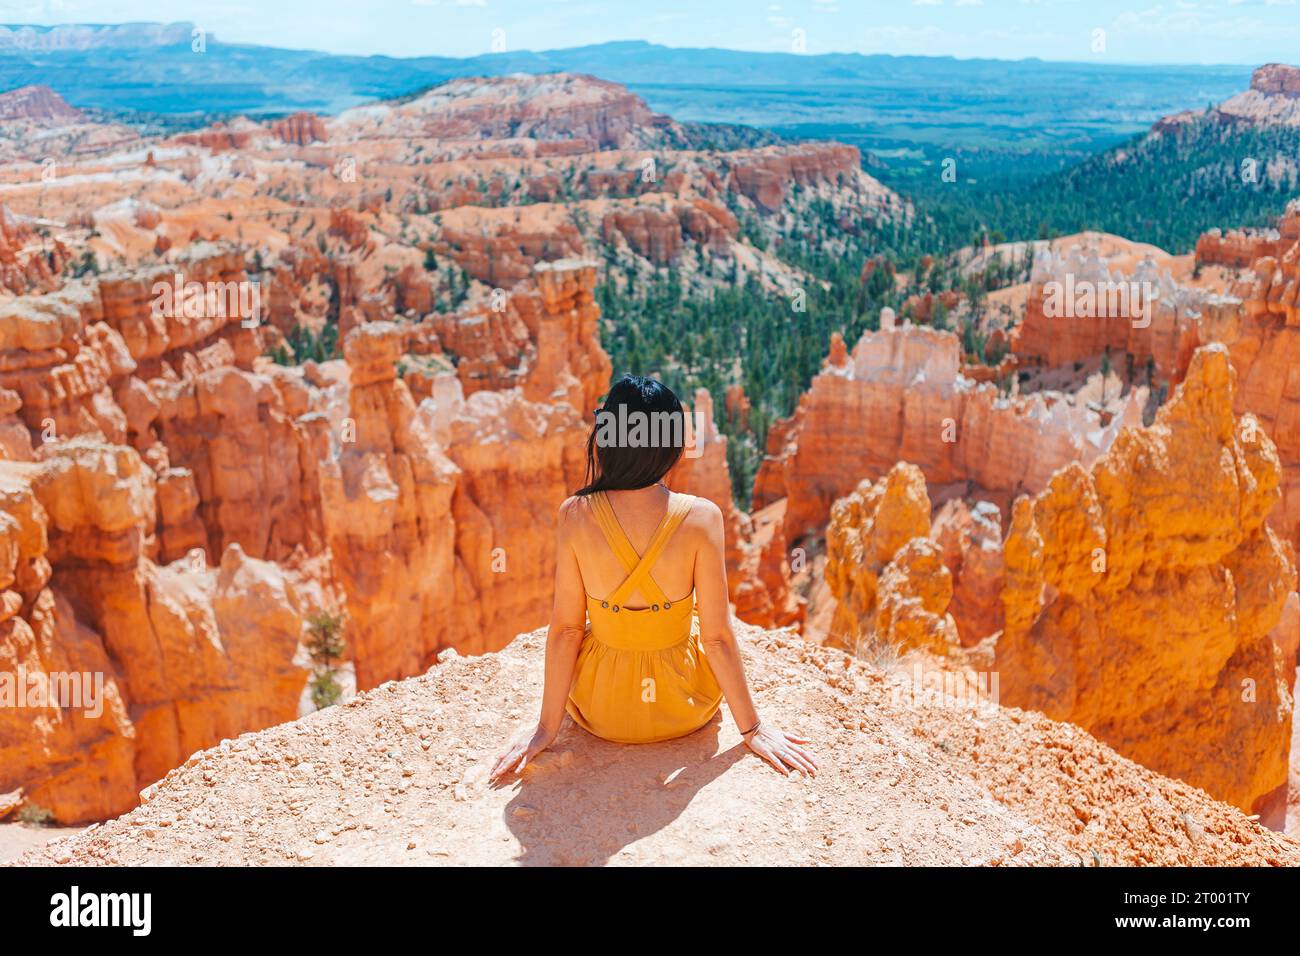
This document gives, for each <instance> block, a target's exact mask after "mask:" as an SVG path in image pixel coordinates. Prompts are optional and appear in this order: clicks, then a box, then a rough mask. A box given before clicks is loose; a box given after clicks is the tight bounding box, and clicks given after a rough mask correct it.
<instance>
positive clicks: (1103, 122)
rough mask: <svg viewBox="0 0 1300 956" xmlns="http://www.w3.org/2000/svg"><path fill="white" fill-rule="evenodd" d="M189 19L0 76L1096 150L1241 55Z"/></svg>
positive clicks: (1222, 86) (198, 93)
mask: <svg viewBox="0 0 1300 956" xmlns="http://www.w3.org/2000/svg"><path fill="white" fill-rule="evenodd" d="M192 30H193V26H192V25H191V24H189V23H171V24H157V23H153V24H149V23H135V24H117V25H94V24H78V25H69V26H58V27H25V26H12V25H11V26H0V89H12V88H14V87H18V86H25V85H29V84H43V85H46V86H49V87H51V88H53V89H55V90H57V91H58V92H59V93H60V94H62V95H63V96H64V97H65V98H66V99H67V100H68V102H69V103H71V104H73V105H74V106H78V107H83V108H84V107H93V108H97V109H101V110H135V111H142V112H147V113H162V114H202V113H248V114H268V113H269V114H274V113H285V112H292V111H294V110H300V109H307V110H313V111H316V112H324V113H337V112H339V111H340V110H342V109H345V108H347V107H349V106H353V105H356V104H357V103H360V102H364V101H367V100H372V99H386V98H391V97H394V96H400V95H403V94H408V93H411V92H413V91H415V90H417V89H421V88H426V87H429V86H433V85H436V84H438V83H442V82H445V81H446V80H448V79H453V78H456V77H462V76H495V75H501V74H505V73H512V72H524V73H553V72H578V73H590V74H593V75H595V76H598V77H600V78H602V79H607V80H612V81H614V82H617V83H622V84H625V85H627V86H628V87H629V88H630V89H631V90H632V91H633V92H635V93H638V94H640V95H641V96H643V97H645V98H646V100H647V102H649V104H650V106H651V107H652V108H653V109H655V110H657V111H660V112H665V113H669V114H671V115H673V116H675V117H677V118H678V119H680V120H688V121H692V120H693V121H708V122H727V123H744V124H747V125H751V126H760V127H766V128H769V129H778V130H779V131H781V132H784V133H786V134H788V135H792V136H797V137H811V138H836V139H841V140H844V141H847V142H851V143H853V144H854V145H858V146H863V147H866V148H869V149H878V150H881V151H889V150H903V151H907V150H908V149H911V150H913V151H915V150H916V149H917V148H935V149H947V150H949V151H951V150H954V149H958V148H967V149H968V148H972V147H983V146H987V145H990V144H992V145H994V146H996V147H997V148H999V149H1015V148H1018V149H1022V150H1024V149H1038V148H1043V147H1050V148H1052V149H1062V148H1063V149H1067V150H1069V151H1070V152H1071V153H1073V152H1075V151H1079V152H1081V153H1088V152H1094V151H1096V149H1098V148H1101V147H1102V146H1104V145H1110V144H1111V143H1113V142H1115V141H1117V140H1118V139H1122V138H1123V137H1125V136H1127V135H1131V134H1132V133H1134V132H1137V131H1138V130H1139V129H1142V128H1144V127H1145V126H1148V125H1149V124H1150V123H1152V122H1153V121H1155V120H1156V119H1157V118H1159V117H1161V116H1164V115H1168V114H1170V113H1174V112H1177V111H1179V110H1186V109H1190V108H1194V107H1203V106H1204V105H1205V104H1207V103H1210V102H1217V101H1219V100H1222V99H1223V98H1225V97H1226V96H1228V95H1230V94H1231V93H1232V92H1233V91H1235V90H1239V89H1241V88H1242V87H1243V86H1244V85H1245V83H1246V80H1247V78H1248V77H1249V73H1250V71H1249V68H1248V67H1244V66H1221V67H1206V66H1186V67H1168V66H1161V67H1152V66H1116V65H1108V64H1104V63H1049V62H1044V61H1041V60H1019V61H1004V60H958V59H954V58H952V57H918V56H905V57H894V56H885V55H872V56H864V55H859V54H824V55H818V56H805V55H795V54H782V53H748V52H741V51H736V50H721V49H686V48H670V47H664V46H658V45H655V44H651V43H644V42H639V41H634V42H618V43H602V44H598V45H594V46H584V47H575V48H572V49H565V50H548V51H543V52H533V51H527V50H523V51H517V52H506V53H495V54H486V55H483V56H477V57H470V58H465V59H456V58H449V57H411V58H395V57H386V56H368V57H360V56H339V55H334V54H328V53H320V52H313V51H308V50H286V49H279V48H275V47H262V46H251V45H245V44H231V43H225V42H222V41H221V40H220V38H219V37H217V36H215V35H214V34H212V33H208V34H206V35H205V36H204V37H203V41H204V42H203V46H204V51H203V52H201V53H196V52H194V51H193V50H192V49H191V45H192V44H191V32H192Z"/></svg>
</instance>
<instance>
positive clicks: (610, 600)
mask: <svg viewBox="0 0 1300 956" xmlns="http://www.w3.org/2000/svg"><path fill="white" fill-rule="evenodd" d="M692 500H693V499H692V498H691V496H690V495H679V494H677V493H675V492H673V493H671V494H670V495H669V498H668V512H667V514H665V515H664V519H663V521H661V522H660V524H659V528H658V529H657V530H656V531H655V533H654V536H653V537H652V538H651V539H650V545H649V547H647V548H646V551H645V554H642V555H638V554H637V553H636V549H635V548H634V547H633V546H632V542H631V541H629V540H628V538H627V535H626V534H625V533H624V532H623V529H622V527H621V526H620V525H619V523H618V518H617V516H616V515H615V514H614V509H613V508H612V507H611V506H610V504H609V501H608V500H607V499H606V497H605V494H604V492H599V491H598V492H596V493H594V494H593V495H592V496H591V498H590V501H591V505H592V511H593V512H594V513H595V516H596V521H597V522H598V523H599V525H600V530H601V531H602V532H603V533H604V535H605V540H606V541H607V542H608V543H609V546H610V548H611V549H612V550H613V552H614V553H615V554H616V555H617V556H618V558H619V560H620V561H622V562H623V566H624V567H625V568H626V569H627V571H628V575H627V577H626V578H625V579H624V581H623V583H622V584H620V585H619V586H618V587H617V588H615V589H614V592H613V593H612V594H610V595H609V596H608V597H606V598H605V599H604V600H600V599H598V598H594V597H592V596H591V595H590V594H588V595H587V618H588V624H587V633H586V637H585V638H584V640H583V642H582V649H581V650H580V651H579V652H578V664H577V668H576V671H575V673H574V678H573V686H572V688H571V689H570V690H569V700H568V704H567V710H568V712H569V715H570V716H571V717H572V718H573V719H574V720H575V721H577V723H578V724H580V725H581V726H582V727H584V728H585V729H586V730H588V731H590V732H591V733H593V734H595V735H596V736H597V737H603V738H605V739H606V740H612V741H615V742H616V743H623V744H644V743H655V742H657V741H660V740H671V739H672V738H674V737H683V736H685V735H686V734H689V733H691V732H692V731H695V730H698V729H699V728H701V727H703V726H704V725H705V724H706V723H708V722H709V720H710V719H712V717H713V715H714V714H715V713H717V710H718V707H719V705H721V703H722V689H721V688H720V687H719V686H718V681H717V678H715V677H714V676H713V671H712V669H711V668H710V667H709V662H708V661H707V660H706V659H705V657H704V649H703V647H702V646H701V645H700V624H699V618H698V617H696V616H695V591H694V590H692V591H691V593H690V594H688V595H686V597H684V598H682V599H680V600H677V601H672V600H669V598H668V597H667V595H665V594H664V592H663V590H662V589H660V587H659V585H658V584H656V583H655V580H654V578H653V577H651V576H650V571H651V569H652V568H653V567H654V564H655V561H656V560H657V559H658V558H659V555H660V554H661V553H662V552H663V549H664V546H665V545H666V544H667V543H668V539H669V538H671V537H672V534H673V532H674V531H676V530H677V526H678V525H680V524H681V523H682V519H683V518H685V517H686V515H687V514H688V513H689V512H690V510H691V503H692ZM638 590H639V591H640V592H641V594H642V595H643V596H644V597H645V598H646V599H647V600H649V601H650V607H648V608H644V609H632V608H626V607H623V602H624V601H625V600H627V598H628V597H629V596H630V595H631V594H633V593H634V592H636V591H638Z"/></svg>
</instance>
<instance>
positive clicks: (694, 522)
mask: <svg viewBox="0 0 1300 956" xmlns="http://www.w3.org/2000/svg"><path fill="white" fill-rule="evenodd" d="M690 498H691V510H690V511H688V512H687V513H686V517H685V518H683V519H682V524H683V525H684V526H685V527H687V528H689V529H690V530H691V531H693V532H695V533H697V534H700V535H703V536H706V537H709V536H712V535H713V534H714V533H719V532H721V531H722V528H723V520H722V509H721V508H719V507H718V506H717V505H716V504H714V503H713V502H712V501H710V500H709V499H708V498H704V497H701V496H700V495H691V496H690Z"/></svg>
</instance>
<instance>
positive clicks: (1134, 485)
mask: <svg viewBox="0 0 1300 956" xmlns="http://www.w3.org/2000/svg"><path fill="white" fill-rule="evenodd" d="M1234 378H1235V376H1234V373H1233V369H1232V366H1231V364H1230V362H1229V357H1228V352H1227V350H1226V349H1225V348H1223V347H1222V346H1208V347H1205V348H1202V349H1201V350H1199V351H1198V352H1197V353H1196V354H1195V356H1194V357H1193V359H1192V362H1191V363H1190V366H1189V368H1188V371H1187V374H1186V377H1185V379H1184V381H1183V384H1182V385H1181V386H1180V387H1179V389H1178V390H1177V391H1176V392H1175V394H1174V396H1173V398H1172V399H1171V401H1170V402H1169V403H1168V404H1167V405H1165V406H1164V407H1163V408H1161V409H1160V411H1159V413H1158V414H1157V416H1156V420H1155V423H1154V424H1153V425H1152V426H1151V427H1149V428H1145V429H1129V430H1125V431H1124V432H1122V433H1121V434H1120V435H1119V437H1118V438H1117V439H1116V441H1115V443H1114V445H1112V447H1111V449H1110V450H1109V451H1108V452H1107V453H1106V454H1105V455H1104V456H1103V457H1102V458H1101V459H1099V460H1098V461H1096V462H1094V463H1093V464H1092V465H1091V466H1090V467H1087V466H1084V465H1081V464H1077V463H1076V464H1072V465H1069V466H1068V467H1066V468H1063V469H1062V470H1061V471H1059V472H1058V473H1057V474H1056V475H1055V476H1053V478H1052V480H1051V482H1050V483H1049V485H1048V486H1047V488H1045V489H1044V490H1043V491H1042V492H1041V493H1040V494H1038V495H1037V496H1036V497H1034V498H1021V499H1020V500H1018V501H1017V502H1016V505H1015V508H1014V510H1013V512H1012V518H1011V530H1010V532H1009V534H1008V536H1007V539H1006V545H1005V555H1006V587H1005V590H1004V592H1003V603H1004V606H1005V613H1006V628H1005V630H1004V632H1003V633H1002V636H1001V637H1000V638H999V639H998V641H997V645H996V666H997V670H998V672H999V674H1000V677H1001V688H1002V702H1003V703H1004V704H1008V705H1011V706H1018V707H1024V708H1027V709H1032V710H1041V711H1042V712H1043V713H1045V714H1047V715H1048V716H1051V717H1054V718H1055V719H1058V720H1068V721H1070V722H1071V723H1074V724H1077V725H1078V726H1080V727H1083V728H1084V729H1085V730H1087V731H1088V732H1089V733H1092V734H1094V735H1095V736H1097V737H1098V738H1099V739H1101V740H1104V741H1106V742H1107V743H1109V744H1110V745H1111V746H1113V747H1115V748H1116V749H1117V750H1119V751H1120V752H1121V753H1124V754H1126V755H1127V756H1130V757H1132V758H1133V759H1135V760H1137V761H1139V762H1140V763H1142V764H1144V765H1146V766H1148V767H1151V768H1152V769H1155V770H1158V771H1159V772H1161V773H1164V774H1166V775H1168V776H1172V777H1177V778H1179V779H1182V780H1186V781H1187V782H1189V783H1192V784H1194V785H1196V786H1199V787H1202V788H1204V789H1205V790H1207V791H1209V792H1210V793H1211V794H1213V795H1215V796H1217V797H1219V798H1220V799H1223V800H1226V801H1228V802H1230V803H1233V804H1236V805H1237V806H1239V807H1241V808H1242V809H1244V810H1246V811H1247V812H1252V813H1258V814H1260V817H1261V820H1262V821H1263V822H1265V823H1266V824H1267V825H1269V826H1272V827H1274V828H1281V826H1282V824H1283V821H1284V818H1285V813H1286V789H1287V754H1288V751H1289V749H1290V740H1291V714H1292V697H1291V693H1290V690H1289V687H1288V684H1289V680H1290V679H1292V677H1293V675H1294V673H1295V657H1294V654H1295V647H1294V642H1293V641H1291V640H1290V635H1288V634H1281V633H1279V634H1276V635H1275V634H1273V633H1272V632H1273V631H1274V628H1275V626H1276V625H1277V624H1278V621H1279V619H1280V617H1281V615H1282V610H1283V607H1284V604H1285V603H1286V602H1287V600H1288V596H1289V595H1290V594H1291V593H1292V592H1293V591H1294V589H1295V581H1296V577H1295V569H1294V566H1293V562H1292V557H1291V552H1290V549H1289V548H1288V547H1286V546H1285V545H1284V544H1283V543H1282V542H1281V541H1280V540H1279V539H1278V538H1277V536H1276V535H1275V534H1274V532H1273V531H1272V530H1271V529H1270V528H1269V527H1268V525H1267V524H1266V523H1265V518H1266V517H1267V516H1268V514H1269V512H1270V511H1271V510H1272V508H1273V507H1274V505H1275V504H1276V503H1277V501H1278V499H1279V497H1280V496H1279V484H1280V481H1281V466H1280V463H1279V460H1278V456H1277V451H1276V448H1275V446H1274V444H1273V442H1272V441H1271V440H1270V439H1269V437H1268V435H1267V434H1266V433H1265V431H1264V429H1262V428H1261V427H1260V426H1259V424H1258V422H1257V421H1256V420H1255V419H1254V418H1253V417H1252V416H1244V417H1242V418H1241V419H1239V420H1238V419H1234V416H1233V403H1234V390H1235V382H1234ZM1292 600H1294V598H1292ZM1287 648H1289V656H1288V651H1287V650H1286V649H1287Z"/></svg>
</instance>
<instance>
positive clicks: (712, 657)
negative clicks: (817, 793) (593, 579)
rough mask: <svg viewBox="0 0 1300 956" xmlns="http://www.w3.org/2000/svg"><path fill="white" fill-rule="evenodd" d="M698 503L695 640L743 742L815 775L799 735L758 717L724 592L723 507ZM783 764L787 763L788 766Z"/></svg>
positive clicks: (778, 763) (778, 764) (779, 763)
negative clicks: (701, 532)
mask: <svg viewBox="0 0 1300 956" xmlns="http://www.w3.org/2000/svg"><path fill="white" fill-rule="evenodd" d="M697 507H700V508H704V509H706V513H707V516H708V517H707V522H706V528H705V537H704V542H703V543H702V544H701V545H700V548H699V551H698V552H697V553H696V557H695V602H696V608H697V610H698V612H699V615H700V642H701V643H702V644H703V645H704V653H705V656H707V657H708V659H709V666H710V667H712V668H713V675H714V676H715V677H716V678H717V679H718V686H719V687H721V688H722V693H723V696H725V697H726V699H727V706H728V707H729V708H730V709H731V716H732V718H733V719H734V720H735V721H736V727H737V729H739V730H740V731H742V732H745V731H750V729H751V728H754V729H753V731H752V732H750V733H745V734H744V738H745V743H746V744H747V745H748V746H749V748H750V749H751V750H753V751H754V752H755V753H756V754H758V755H759V756H760V757H762V758H763V759H764V760H766V761H767V762H768V763H770V764H771V765H772V766H773V767H775V768H776V769H777V770H779V771H781V773H783V774H786V775H789V771H790V770H802V771H803V772H805V773H808V774H812V775H815V774H816V772H817V763H816V762H815V761H814V760H813V759H812V757H811V756H810V755H809V754H808V752H807V751H805V750H804V749H803V747H802V745H803V744H806V743H808V741H807V740H805V739H803V738H801V737H795V736H792V735H790V734H785V733H782V732H781V731H779V730H777V729H776V728H775V727H767V726H766V725H764V724H763V723H762V721H760V720H759V717H758V710H757V709H756V708H755V707H754V699H753V697H751V696H750V693H749V682H748V681H746V680H745V665H744V662H743V661H742V660H741V658H740V647H739V645H737V643H736V633H735V631H734V630H733V629H732V626H731V607H730V604H729V597H728V593H727V563H726V532H725V530H724V528H723V523H722V511H721V510H720V509H719V508H718V506H717V505H715V504H713V503H712V502H711V501H705V500H701V502H700V504H699V505H697ZM787 767H788V768H789V769H787Z"/></svg>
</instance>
